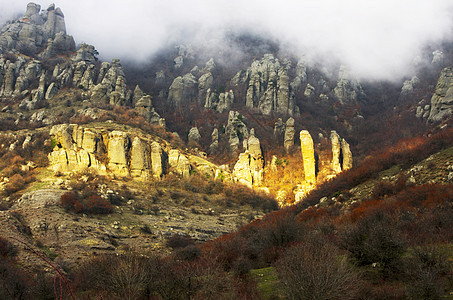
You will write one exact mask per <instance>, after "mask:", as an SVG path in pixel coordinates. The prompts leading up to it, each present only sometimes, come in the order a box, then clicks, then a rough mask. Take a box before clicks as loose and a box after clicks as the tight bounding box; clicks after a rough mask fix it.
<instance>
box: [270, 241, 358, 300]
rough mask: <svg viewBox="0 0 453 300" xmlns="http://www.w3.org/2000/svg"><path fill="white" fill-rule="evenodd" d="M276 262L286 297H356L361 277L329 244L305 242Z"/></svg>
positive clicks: (292, 248) (289, 250) (291, 249)
mask: <svg viewBox="0 0 453 300" xmlns="http://www.w3.org/2000/svg"><path fill="white" fill-rule="evenodd" d="M275 265H276V268H277V272H278V276H279V278H280V280H281V282H282V284H283V287H284V290H285V292H286V294H287V296H288V298H289V299H307V300H308V299H320V300H321V299H357V294H358V291H359V288H360V284H361V280H360V276H359V275H358V273H357V271H356V270H354V268H353V267H352V266H350V265H349V263H348V261H347V259H346V258H345V257H341V256H340V252H339V251H338V249H337V248H335V247H334V246H332V245H331V244H328V243H320V242H319V241H313V240H307V241H304V242H302V243H299V244H296V245H294V246H292V247H291V248H289V249H288V250H287V252H286V253H285V254H284V255H283V256H282V258H280V259H279V260H278V261H277V262H276V264H275Z"/></svg>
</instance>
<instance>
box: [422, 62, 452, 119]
mask: <svg viewBox="0 0 453 300" xmlns="http://www.w3.org/2000/svg"><path fill="white" fill-rule="evenodd" d="M452 113H453V67H449V68H445V69H443V70H442V72H441V74H440V77H439V80H438V81H437V85H436V89H435V91H434V94H433V96H432V98H431V112H430V113H429V117H428V120H429V121H431V122H440V121H442V119H443V118H445V117H450V116H451V115H452Z"/></svg>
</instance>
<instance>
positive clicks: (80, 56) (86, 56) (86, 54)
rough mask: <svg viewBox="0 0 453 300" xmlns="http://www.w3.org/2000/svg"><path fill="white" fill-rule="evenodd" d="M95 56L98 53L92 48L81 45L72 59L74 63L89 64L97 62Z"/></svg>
mask: <svg viewBox="0 0 453 300" xmlns="http://www.w3.org/2000/svg"><path fill="white" fill-rule="evenodd" d="M96 55H98V52H97V51H96V49H95V48H94V46H92V45H88V44H85V43H82V44H81V45H80V47H79V49H78V50H77V53H76V56H75V57H74V58H73V60H74V61H76V62H79V61H85V62H89V63H95V62H96V60H97V58H96Z"/></svg>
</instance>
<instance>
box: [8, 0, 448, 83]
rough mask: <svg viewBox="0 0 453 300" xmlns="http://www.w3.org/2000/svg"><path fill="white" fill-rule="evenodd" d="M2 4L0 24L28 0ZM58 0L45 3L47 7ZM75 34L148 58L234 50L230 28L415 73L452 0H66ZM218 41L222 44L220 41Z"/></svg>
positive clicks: (394, 73) (308, 51) (375, 71)
mask: <svg viewBox="0 0 453 300" xmlns="http://www.w3.org/2000/svg"><path fill="white" fill-rule="evenodd" d="M6 2H10V3H5V1H2V3H0V22H1V23H3V22H4V21H5V20H6V19H8V18H11V17H13V16H15V15H17V14H18V13H23V12H24V11H25V8H26V5H27V2H28V1H22V0H7V1H6ZM50 3H51V1H41V2H40V3H38V4H40V5H41V6H42V8H43V9H45V8H47V6H48V5H49V4H50ZM56 5H57V6H59V7H60V8H61V9H62V10H63V12H64V14H65V19H66V27H67V31H68V34H71V35H73V36H74V39H75V40H76V42H77V43H80V42H86V43H89V44H93V45H94V46H96V48H97V49H98V51H99V52H100V53H101V56H102V57H103V58H105V59H109V58H113V57H118V58H123V59H124V58H129V59H135V60H144V59H146V58H149V57H151V56H152V55H153V54H155V53H156V52H157V51H158V50H160V49H162V48H163V47H164V46H165V45H169V44H170V43H173V42H178V41H179V40H181V39H184V40H186V41H187V40H192V41H194V43H196V44H199V45H203V43H206V44H208V45H209V47H210V48H211V49H212V48H213V47H214V46H216V47H218V48H219V49H220V50H221V49H225V48H229V49H231V45H229V44H228V43H227V42H226V40H225V39H224V38H223V37H224V36H225V34H226V33H228V32H252V33H254V34H260V35H262V36H264V37H266V38H269V39H272V40H276V41H278V42H279V43H280V45H281V47H282V48H285V49H290V50H289V52H293V53H294V54H295V55H303V54H304V55H308V56H311V57H313V58H315V59H321V60H325V61H335V60H339V61H341V62H342V63H344V64H346V65H348V66H349V68H350V69H351V71H352V72H353V73H354V74H356V75H357V76H359V77H362V78H366V79H394V78H401V77H403V76H408V75H410V74H408V72H410V68H411V65H412V62H413V60H414V59H415V58H416V57H417V56H418V55H420V53H421V50H422V49H423V47H425V46H426V45H428V44H432V43H438V42H440V41H442V40H451V39H452V38H453V31H452V28H453V3H452V2H451V0H430V1H425V0H398V1H394V0H380V1H377V0H282V1H278V2H276V1H265V0H264V1H263V0H260V1H258V0H247V1H239V0H228V1H226V0H215V1H212V0H166V1H157V0H151V1H149V0H132V1H128V2H125V1H120V0H109V1H106V0H98V1H91V0H78V1H73V0H61V1H59V2H57V3H56ZM213 45H214V46H213Z"/></svg>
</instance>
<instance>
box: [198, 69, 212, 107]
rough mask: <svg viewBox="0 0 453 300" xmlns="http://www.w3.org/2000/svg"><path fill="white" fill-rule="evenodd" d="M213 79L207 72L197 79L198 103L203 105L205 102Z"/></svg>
mask: <svg viewBox="0 0 453 300" xmlns="http://www.w3.org/2000/svg"><path fill="white" fill-rule="evenodd" d="M213 81H214V77H213V76H212V73H211V72H207V73H205V74H203V75H201V76H200V78H199V79H198V102H199V103H200V104H203V103H205V102H206V97H207V96H208V95H209V93H210V92H211V88H212V83H213Z"/></svg>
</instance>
